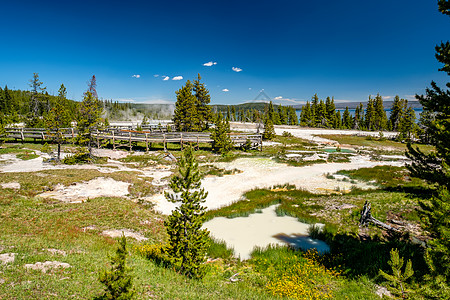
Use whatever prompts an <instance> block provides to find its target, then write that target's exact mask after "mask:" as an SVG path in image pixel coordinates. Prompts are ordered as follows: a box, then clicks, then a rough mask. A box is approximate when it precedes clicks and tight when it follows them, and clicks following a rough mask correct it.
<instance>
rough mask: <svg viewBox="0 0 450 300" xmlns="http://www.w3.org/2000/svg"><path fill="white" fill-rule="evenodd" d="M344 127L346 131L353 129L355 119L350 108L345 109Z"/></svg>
mask: <svg viewBox="0 0 450 300" xmlns="http://www.w3.org/2000/svg"><path fill="white" fill-rule="evenodd" d="M342 127H344V128H345V129H353V118H352V116H351V115H350V112H349V110H348V106H346V107H345V111H344V113H343V115H342Z"/></svg>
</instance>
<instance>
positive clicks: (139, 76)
mask: <svg viewBox="0 0 450 300" xmlns="http://www.w3.org/2000/svg"><path fill="white" fill-rule="evenodd" d="M131 77H134V78H141V75H139V74H134V75H133V76H131Z"/></svg>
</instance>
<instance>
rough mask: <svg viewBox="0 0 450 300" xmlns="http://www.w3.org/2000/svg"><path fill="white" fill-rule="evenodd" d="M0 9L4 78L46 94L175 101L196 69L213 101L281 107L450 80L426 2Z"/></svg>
mask: <svg viewBox="0 0 450 300" xmlns="http://www.w3.org/2000/svg"><path fill="white" fill-rule="evenodd" d="M1 8H2V11H3V12H2V14H1V18H0V86H2V87H3V86H4V85H6V84H7V85H8V87H9V88H17V89H29V86H28V81H29V79H31V78H32V75H33V72H37V73H39V76H40V79H41V81H43V82H44V85H45V86H47V90H48V91H49V93H54V94H56V93H57V91H58V88H59V86H60V84H61V83H64V85H65V86H66V87H67V90H68V97H69V98H71V99H74V100H81V98H82V94H83V92H84V90H85V89H86V87H87V85H86V82H87V81H88V80H89V79H90V77H91V76H92V75H93V74H95V75H96V77H97V84H98V94H99V97H101V98H104V99H113V100H123V101H135V102H148V103H169V102H172V103H173V102H174V101H175V100H176V95H175V91H176V90H178V89H179V88H180V87H181V86H182V85H183V84H184V83H185V81H186V80H187V79H194V78H195V77H196V76H197V73H200V74H201V76H202V78H203V82H204V83H205V84H206V85H207V88H208V89H209V90H210V94H211V97H212V103H213V104H237V103H242V102H245V101H249V100H253V99H254V98H255V97H256V96H257V95H258V94H259V91H260V90H261V89H264V91H265V92H266V93H267V94H268V95H269V96H270V97H271V98H273V99H275V98H277V99H280V101H282V103H284V104H296V103H302V102H304V101H306V100H309V99H310V98H311V96H312V95H313V94H314V93H317V94H318V95H319V97H321V98H325V97H327V96H334V98H335V99H336V100H338V101H341V100H342V101H344V100H347V101H364V100H366V99H367V98H368V95H370V94H377V93H380V94H381V95H382V96H384V97H385V99H386V100H388V99H390V97H392V96H394V95H400V96H401V97H404V98H409V99H412V98H413V96H412V95H414V94H416V93H419V94H420V93H423V92H424V89H425V87H426V86H429V84H430V82H431V80H435V81H436V82H438V83H439V84H442V83H444V82H446V81H448V78H446V76H445V74H442V72H438V68H439V67H440V65H439V63H438V62H437V61H436V60H435V58H434V47H435V45H436V44H437V43H439V42H440V41H445V40H448V39H450V34H449V33H450V18H449V17H448V16H444V15H442V14H440V13H439V12H438V11H437V1H434V0H426V1H424V0H395V1H392V0H364V1H363V0H340V1H336V0H322V1H305V0H289V1H286V0H279V1H266V0H259V1H252V0H249V1H245V0H241V1H234V0H230V1H195V0H191V1H170V0H166V1H133V0H129V1H21V0H15V1H2V3H1ZM208 63H209V64H208ZM205 64H206V65H205ZM133 75H134V76H133ZM181 78H182V79H181ZM164 79H166V80H164ZM176 79H180V80H176Z"/></svg>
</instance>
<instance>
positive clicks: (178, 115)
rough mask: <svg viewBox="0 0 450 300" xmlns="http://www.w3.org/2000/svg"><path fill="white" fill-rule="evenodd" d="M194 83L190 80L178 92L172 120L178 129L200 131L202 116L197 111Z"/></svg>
mask: <svg viewBox="0 0 450 300" xmlns="http://www.w3.org/2000/svg"><path fill="white" fill-rule="evenodd" d="M192 90H193V85H192V83H191V82H190V81H189V80H188V81H186V84H185V85H184V86H183V87H181V88H180V89H179V90H178V91H176V94H177V102H176V103H175V112H174V116H173V118H172V121H173V123H174V125H175V127H176V128H177V130H178V131H198V130H199V129H200V128H199V127H198V124H200V118H199V115H198V111H197V99H196V98H195V96H194V95H193V94H192Z"/></svg>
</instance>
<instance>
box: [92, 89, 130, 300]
mask: <svg viewBox="0 0 450 300" xmlns="http://www.w3.org/2000/svg"><path fill="white" fill-rule="evenodd" d="M89 93H90V92H89ZM118 242H119V247H118V248H117V250H116V255H115V256H114V257H112V258H111V269H110V270H109V271H103V272H101V273H100V275H99V281H100V282H101V283H103V284H104V285H105V292H104V294H103V296H102V297H101V299H111V300H113V299H114V300H128V299H133V298H134V296H135V294H136V292H135V291H134V288H133V277H132V276H131V275H130V274H129V273H130V271H131V269H130V268H129V267H127V255H128V249H127V239H126V238H125V236H124V235H123V233H122V237H121V238H120V239H119V241H118Z"/></svg>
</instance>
